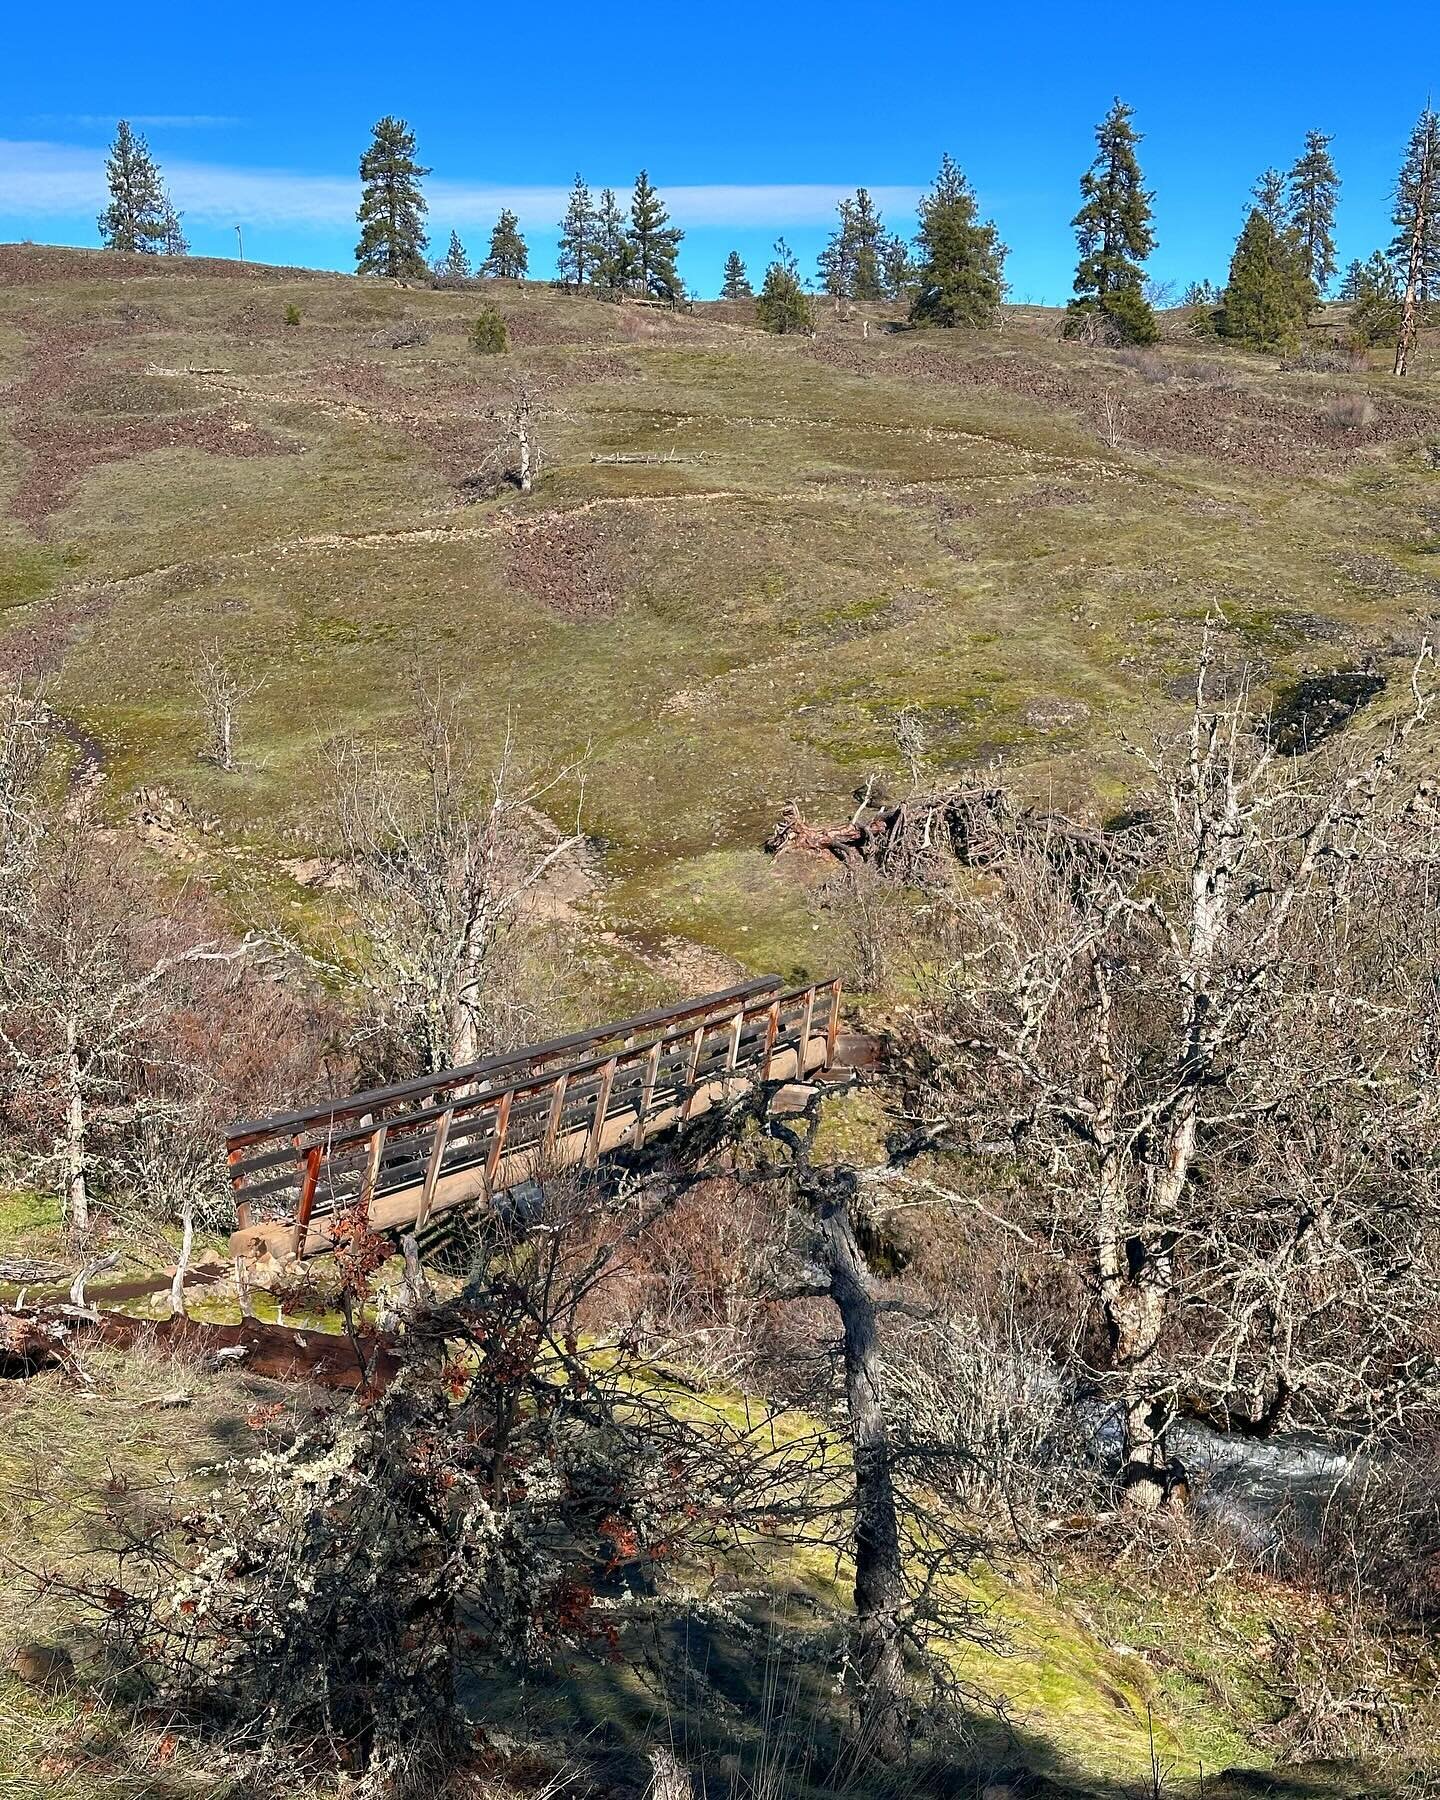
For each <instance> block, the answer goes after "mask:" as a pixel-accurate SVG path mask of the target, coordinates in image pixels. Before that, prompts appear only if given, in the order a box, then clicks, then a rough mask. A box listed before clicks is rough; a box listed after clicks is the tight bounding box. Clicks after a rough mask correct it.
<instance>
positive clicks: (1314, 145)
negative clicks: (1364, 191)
mask: <svg viewBox="0 0 1440 1800" xmlns="http://www.w3.org/2000/svg"><path fill="white" fill-rule="evenodd" d="M1289 183H1290V186H1289V206H1288V208H1287V214H1286V222H1287V223H1288V225H1289V227H1290V229H1291V230H1292V231H1293V232H1294V233H1295V235H1296V237H1297V238H1299V240H1300V247H1301V249H1302V250H1303V251H1304V252H1305V266H1306V268H1307V269H1308V270H1309V273H1310V279H1311V280H1312V281H1313V282H1314V283H1315V286H1316V289H1317V291H1318V292H1320V293H1322V294H1323V293H1324V292H1325V289H1326V287H1327V286H1328V285H1329V282H1330V278H1331V276H1332V275H1334V273H1335V269H1336V263H1335V202H1336V200H1337V198H1338V197H1339V194H1340V177H1339V176H1338V175H1337V174H1336V173H1335V164H1334V163H1333V162H1332V161H1331V158H1330V139H1329V137H1328V136H1327V135H1326V134H1325V133H1324V132H1323V131H1307V132H1306V133H1305V148H1304V150H1303V151H1302V152H1301V154H1300V156H1299V159H1298V160H1297V161H1296V164H1295V166H1294V168H1293V169H1291V171H1290V176H1289Z"/></svg>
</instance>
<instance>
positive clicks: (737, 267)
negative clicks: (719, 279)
mask: <svg viewBox="0 0 1440 1800" xmlns="http://www.w3.org/2000/svg"><path fill="white" fill-rule="evenodd" d="M754 292H755V290H754V288H752V287H751V285H750V277H749V276H748V275H747V274H746V273H745V264H744V263H743V262H742V261H741V259H740V252H739V251H738V250H732V251H731V252H730V254H729V255H728V256H727V257H726V258H725V282H724V285H723V286H722V287H721V289H720V298H721V299H722V300H748V299H750V298H751V296H752V295H753V294H754Z"/></svg>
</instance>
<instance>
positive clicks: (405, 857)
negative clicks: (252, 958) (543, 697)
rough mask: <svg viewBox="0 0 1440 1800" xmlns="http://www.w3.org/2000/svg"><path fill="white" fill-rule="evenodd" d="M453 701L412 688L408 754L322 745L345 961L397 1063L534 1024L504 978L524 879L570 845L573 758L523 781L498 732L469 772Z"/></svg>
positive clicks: (453, 1051)
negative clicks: (491, 750) (483, 759)
mask: <svg viewBox="0 0 1440 1800" xmlns="http://www.w3.org/2000/svg"><path fill="white" fill-rule="evenodd" d="M458 710H459V708H458V702H457V701H456V700H455V699H454V698H452V697H450V696H447V695H446V694H444V693H443V692H441V691H440V690H438V689H436V690H432V691H422V692H419V693H418V694H417V704H416V712H415V721H414V729H413V752H412V754H410V755H408V756H406V757H404V758H397V757H385V756H383V755H381V754H379V753H378V752H376V751H375V750H374V749H373V748H371V747H369V746H367V745H365V744H363V743H361V742H359V741H358V740H355V739H345V740H342V741H341V742H340V743H339V744H337V745H336V746H335V750H334V793H335V822H336V830H337V834H338V837H339V845H340V853H341V857H342V861H343V865H344V868H345V870H346V871H347V873H348V875H349V876H350V877H351V879H352V882H353V887H352V890H351V901H352V905H353V910H354V915H355V923H356V927H357V929H356V931H355V933H354V936H353V938H352V940H351V945H350V959H349V970H350V972H351V973H352V974H353V975H355V976H356V977H358V980H359V982H360V984H361V987H362V989H363V990H364V992H365V994H366V995H367V997H368V1003H369V1011H370V1023H369V1025H368V1027H367V1030H368V1032H369V1034H370V1036H371V1038H372V1039H376V1038H378V1039H380V1040H384V1042H382V1043H381V1045H380V1046H379V1047H380V1048H381V1049H382V1050H384V1052H385V1054H386V1055H388V1056H389V1057H390V1058H391V1059H392V1062H398V1064H401V1065H406V1072H413V1070H414V1066H415V1065H416V1064H417V1063H418V1064H419V1066H421V1067H423V1068H425V1069H428V1070H438V1069H443V1068H451V1067H455V1066H457V1065H464V1064H467V1063H471V1062H475V1061H476V1060H478V1058H479V1057H480V1056H482V1055H483V1054H485V1053H486V1052H487V1051H489V1050H490V1049H492V1048H501V1047H503V1042H504V1041H523V1040H524V1038H525V1037H526V1036H527V1035H533V1034H534V1024H535V1021H534V1019H533V1017H531V1016H530V1011H531V1009H530V1008H529V1007H527V1004H526V1001H525V998H524V996H523V995H521V994H520V993H519V992H517V991H515V990H514V988H513V982H512V987H511V989H510V990H509V991H507V986H506V982H507V979H510V978H513V977H514V975H515V972H516V958H517V953H518V950H519V947H520V941H521V934H522V928H523V927H524V925H525V923H526V916H527V908H529V907H531V906H532V905H533V903H534V900H535V896H536V892H537V889H539V888H540V886H541V884H542V883H543V882H544V881H545V879H546V877H547V876H548V875H549V874H550V873H551V872H552V871H553V870H555V869H556V868H557V866H558V865H561V864H563V863H564V862H565V861H566V859H569V858H573V857H574V855H575V854H576V852H577V851H578V850H579V849H580V847H581V845H582V843H583V841H584V839H583V834H582V833H581V830H580V817H581V808H582V805H583V798H584V780H583V762H577V763H571V764H567V765H566V766H565V767H563V768H561V769H559V770H557V771H555V772H554V773H552V774H548V775H543V776H540V777H538V778H530V777H527V776H525V775H523V774H522V773H521V771H520V768H519V756H518V751H517V748H516V744H515V740H514V735H513V731H511V730H510V729H508V728H507V731H506V734H505V738H504V741H503V743H502V745H501V748H500V752H499V755H498V756H497V757H496V759H495V761H494V763H493V764H492V765H491V766H490V767H489V768H488V769H482V768H481V767H480V766H479V765H478V762H477V758H476V756H475V753H474V751H473V748H472V747H471V746H470V744H469V743H468V741H467V739H466V737H465V735H464V734H463V733H462V732H461V730H460V729H459V726H458ZM547 803H548V804H550V805H552V806H553V805H556V804H562V803H563V804H565V805H567V806H572V807H573V812H572V813H571V814H570V828H569V829H568V830H559V829H557V828H556V827H555V826H554V825H552V824H551V823H550V821H549V819H548V818H547V817H546V815H545V813H544V811H543V810H542V809H543V808H544V807H545V806H546V804H547ZM508 1012H514V1013H515V1014H516V1016H515V1017H514V1018H513V1019H508V1020H507V1017H506V1014H507V1013H508ZM386 1043H388V1046H389V1048H388V1049H386V1048H385V1044H386Z"/></svg>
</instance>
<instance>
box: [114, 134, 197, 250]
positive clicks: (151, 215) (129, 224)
mask: <svg viewBox="0 0 1440 1800" xmlns="http://www.w3.org/2000/svg"><path fill="white" fill-rule="evenodd" d="M105 180H106V183H107V185H108V186H109V189H110V204H109V205H108V206H107V207H106V208H105V210H104V212H102V213H101V214H100V217H99V220H98V223H99V226H100V242H101V243H102V244H103V245H104V246H105V248H106V249H107V250H140V251H145V252H147V253H153V252H155V251H158V250H162V249H164V248H165V245H166V239H167V236H168V230H167V227H168V224H169V217H168V215H169V213H170V212H173V211H174V209H173V207H171V206H170V202H169V198H168V196H167V195H166V192H165V185H164V183H163V182H162V181H161V179H160V171H159V169H158V168H157V167H156V165H155V159H154V157H153V156H151V154H150V149H149V146H148V145H147V144H146V142H145V139H144V138H143V137H142V136H141V135H140V133H139V132H138V131H132V130H131V129H130V126H129V124H128V122H127V121H126V120H124V119H122V120H121V121H120V123H119V125H117V126H116V128H115V142H114V143H113V144H112V145H111V146H110V155H109V157H108V158H107V159H106V163H105ZM178 225H179V215H178V214H177V215H176V226H177V228H178Z"/></svg>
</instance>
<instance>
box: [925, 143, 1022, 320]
mask: <svg viewBox="0 0 1440 1800" xmlns="http://www.w3.org/2000/svg"><path fill="white" fill-rule="evenodd" d="M915 248H916V249H917V251H918V252H919V269H918V271H917V275H916V282H917V285H916V291H915V299H914V303H913V304H912V306H911V308H910V317H911V318H912V319H914V320H915V322H916V323H917V324H926V325H947V326H953V325H992V324H993V323H994V322H995V315H996V313H997V312H998V311H999V307H1000V302H1001V301H1002V300H1003V299H1004V297H1005V255H1006V251H1005V246H1004V245H1003V244H1002V243H1001V242H1000V234H999V232H997V231H996V229H995V226H994V223H993V221H991V220H989V219H987V220H986V221H985V222H984V223H983V224H982V223H981V222H980V219H979V216H978V213H977V209H976V205H975V195H974V193H973V192H972V190H971V188H970V185H969V183H968V182H967V181H966V179H965V177H964V176H963V175H962V174H961V173H960V171H959V169H958V168H957V167H956V166H955V164H954V162H953V161H952V160H951V159H950V157H949V156H948V155H946V156H943V157H942V158H941V159H940V172H939V174H938V175H937V176H936V177H935V185H934V187H933V188H932V189H931V190H930V192H929V193H928V194H926V195H925V197H924V199H923V200H921V202H920V230H919V232H918V233H917V235H916V238H915Z"/></svg>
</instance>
